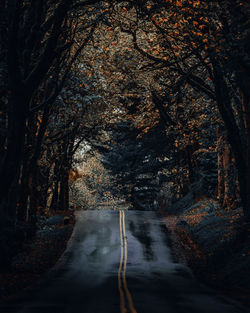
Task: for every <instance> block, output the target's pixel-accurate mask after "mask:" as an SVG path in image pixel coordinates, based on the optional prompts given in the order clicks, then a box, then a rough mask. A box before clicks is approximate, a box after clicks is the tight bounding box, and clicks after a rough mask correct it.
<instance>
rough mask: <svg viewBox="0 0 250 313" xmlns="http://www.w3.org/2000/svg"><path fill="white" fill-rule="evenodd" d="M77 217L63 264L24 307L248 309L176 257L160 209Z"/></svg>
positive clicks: (141, 312)
mask: <svg viewBox="0 0 250 313" xmlns="http://www.w3.org/2000/svg"><path fill="white" fill-rule="evenodd" d="M77 220H78V221H77V224H76V226H75V230H74V233H73V236H72V240H71V243H70V245H69V248H68V249H67V251H66V253H65V254H64V256H63V259H62V261H61V264H60V266H59V267H58V268H57V270H56V271H54V272H53V273H52V274H51V275H50V278H49V279H48V280H47V281H46V283H44V284H43V287H42V288H41V289H40V290H39V291H38V292H37V294H35V295H33V296H32V299H33V300H32V302H30V300H29V301H28V302H27V303H25V302H24V303H23V304H22V305H21V307H20V309H19V310H18V312H20V313H59V312H60V313H81V312H82V313H119V312H121V313H126V312H131V313H189V312H190V313H191V312H192V313H211V312H212V313H239V312H247V311H246V310H244V309H243V308H240V307H239V306H238V305H237V304H235V303H231V302H230V300H229V299H226V298H224V297H222V296H219V295H218V294H217V293H216V292H214V291H212V290H210V289H208V288H206V287H204V286H203V285H201V284H199V283H198V282H197V281H196V280H195V279H194V278H193V277H192V273H191V272H190V271H189V269H188V268H187V267H185V266H184V265H181V264H176V263H174V261H173V259H172V256H171V251H170V248H169V247H168V246H167V243H166V242H167V240H166V239H167V238H166V236H167V235H166V233H164V231H163V227H162V225H163V222H162V221H161V220H160V219H159V217H157V216H156V215H155V213H154V212H141V211H140V212H138V211H82V212H79V213H78V219H77ZM6 312H7V311H6ZM8 312H11V311H8ZM3 313H5V312H3Z"/></svg>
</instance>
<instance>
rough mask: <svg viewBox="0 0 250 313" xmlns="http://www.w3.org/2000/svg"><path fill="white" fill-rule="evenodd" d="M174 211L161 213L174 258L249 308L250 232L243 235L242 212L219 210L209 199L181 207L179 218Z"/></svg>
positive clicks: (200, 278) (209, 283)
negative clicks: (167, 230)
mask: <svg viewBox="0 0 250 313" xmlns="http://www.w3.org/2000/svg"><path fill="white" fill-rule="evenodd" d="M183 204H185V201H181V202H180V203H179V205H180V206H183ZM177 207H178V203H177V206H175V209H174V210H173V212H171V214H169V213H166V212H165V213H163V214H164V216H165V218H164V219H165V222H166V225H167V228H168V229H169V230H170V232H171V237H172V248H173V251H174V254H175V256H177V258H178V260H179V261H180V262H183V260H185V261H184V262H186V263H187V264H188V265H189V267H191V269H192V270H193V272H194V274H195V275H196V277H197V278H198V279H199V280H201V281H203V282H204V283H205V284H207V285H209V286H211V287H213V288H216V289H218V291H220V292H223V293H224V294H225V295H227V296H230V297H231V298H232V299H235V300H238V301H240V302H241V303H243V304H244V305H245V306H248V307H250V246H249V243H250V229H247V230H246V231H245V232H243V229H242V223H243V222H242V220H243V216H242V215H243V214H242V210H241V209H236V210H233V211H223V210H220V208H219V205H218V203H216V201H214V200H211V199H203V200H201V201H199V202H197V203H196V204H194V205H190V204H189V205H186V206H185V205H184V206H183V207H182V208H180V210H179V211H180V213H178V214H177V213H176V212H178V211H176V209H177ZM183 254H184V257H183Z"/></svg>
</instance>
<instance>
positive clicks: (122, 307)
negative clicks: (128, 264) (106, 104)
mask: <svg viewBox="0 0 250 313" xmlns="http://www.w3.org/2000/svg"><path fill="white" fill-rule="evenodd" d="M120 238H121V257H120V266H119V271H118V287H119V292H120V309H121V313H126V311H127V310H126V307H125V298H124V293H123V290H122V283H121V270H122V265H123V248H124V247H123V233H122V214H121V210H120Z"/></svg>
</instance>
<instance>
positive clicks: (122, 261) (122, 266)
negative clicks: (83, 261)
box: [118, 210, 137, 313]
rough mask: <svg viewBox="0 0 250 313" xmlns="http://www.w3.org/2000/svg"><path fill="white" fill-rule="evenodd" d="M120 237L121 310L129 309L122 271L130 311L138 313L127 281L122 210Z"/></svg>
mask: <svg viewBox="0 0 250 313" xmlns="http://www.w3.org/2000/svg"><path fill="white" fill-rule="evenodd" d="M120 237H121V258H120V266H119V271H118V287H119V292H120V308H121V313H126V312H127V309H126V306H125V299H124V293H123V290H122V286H121V271H122V280H123V287H124V290H125V293H126V297H127V300H128V304H129V309H130V312H131V313H137V312H136V309H135V307H134V304H133V300H132V296H131V293H130V291H129V290H128V285H127V280H126V269H127V259H128V244H127V236H126V227H125V213H124V210H120Z"/></svg>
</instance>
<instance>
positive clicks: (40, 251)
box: [0, 211, 75, 301]
mask: <svg viewBox="0 0 250 313" xmlns="http://www.w3.org/2000/svg"><path fill="white" fill-rule="evenodd" d="M74 223H75V219H74V215H73V212H72V211H65V212H64V211H55V212H53V215H52V214H50V215H48V216H46V217H44V216H40V218H39V220H38V230H37V232H36V236H35V238H33V239H32V240H30V241H28V242H26V243H25V245H24V246H23V249H22V250H21V251H20V252H19V253H18V254H17V255H16V256H15V257H14V259H13V260H12V263H11V265H10V267H9V268H8V269H7V270H5V271H4V272H0V286H1V289H0V301H9V300H12V299H15V298H16V297H17V296H19V294H20V291H21V292H23V291H24V290H27V289H32V288H33V287H34V286H35V285H36V284H38V283H39V281H40V279H41V278H42V276H43V275H44V274H45V273H46V272H48V271H49V270H50V269H51V268H53V266H54V265H55V264H56V262H57V261H58V260H59V259H60V256H61V255H62V253H63V252H64V250H65V249H66V246H67V242H68V240H69V238H70V236H71V234H72V231H73V226H74Z"/></svg>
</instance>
